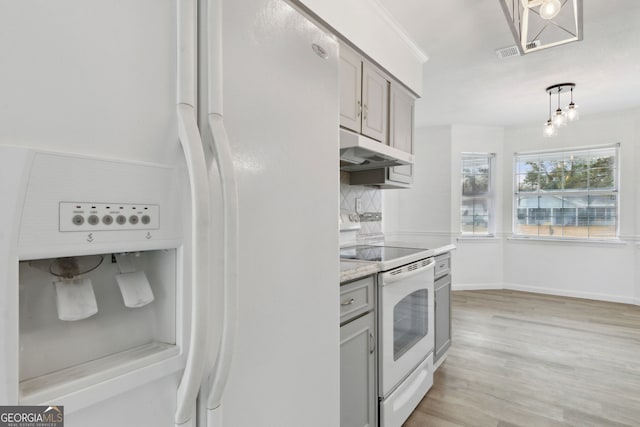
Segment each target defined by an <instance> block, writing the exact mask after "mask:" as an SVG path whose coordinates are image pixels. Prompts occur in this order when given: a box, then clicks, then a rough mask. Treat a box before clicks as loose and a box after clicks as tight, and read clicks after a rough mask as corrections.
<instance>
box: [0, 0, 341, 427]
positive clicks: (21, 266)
mask: <svg viewBox="0 0 640 427" xmlns="http://www.w3.org/2000/svg"><path fill="white" fill-rule="evenodd" d="M0 51H2V52H3V54H2V55H1V56H0V70H2V71H1V74H0V93H2V98H1V99H0V154H1V156H0V162H2V164H3V168H2V169H1V170H2V172H1V173H2V182H1V183H0V191H1V192H2V200H3V202H4V203H5V206H6V208H5V209H3V210H2V211H1V213H0V219H1V220H2V224H3V225H2V227H0V274H1V276H2V279H1V280H2V282H0V286H1V288H0V293H1V295H0V296H1V298H0V316H1V321H2V328H1V329H0V348H1V350H0V387H1V388H0V405H14V404H42V405H49V404H52V405H56V404H57V405H64V410H65V422H66V424H65V425H66V426H84V425H94V426H100V425H105V426H106V425H120V426H146V425H148V426H159V425H167V426H169V425H192V426H193V425H196V424H197V425H199V426H208V427H211V426H225V427H227V426H228V427H232V426H233V427H236V426H238V427H243V426H256V425H261V426H278V427H281V426H285V427H286V426H300V425H305V426H318V427H326V426H337V425H338V424H339V328H338V319H339V314H338V305H337V302H338V300H339V298H338V294H339V287H338V282H339V273H338V272H339V260H338V241H337V240H338V239H337V229H338V224H337V221H338V218H337V212H338V198H339V196H338V191H339V182H338V180H339V173H338V138H339V135H338V128H339V121H338V117H339V110H338V108H339V95H338V89H339V85H338V60H337V43H336V41H335V39H334V38H333V37H332V36H330V35H328V34H327V33H326V32H325V31H323V30H321V29H319V28H318V26H317V25H315V24H314V23H312V22H311V21H310V20H309V19H307V18H306V17H305V16H303V15H302V14H301V13H300V12H298V11H297V10H296V9H295V8H294V7H293V6H292V5H291V4H289V3H287V2H284V1H281V0H250V1H243V2H237V1H228V0H224V1H221V0H213V1H209V2H207V1H201V2H200V3H199V4H197V5H196V3H195V0H188V1H187V0H177V1H165V0H153V1H151V0H134V1H129V2H106V1H91V2H86V1H85V2H78V1H72V0H61V1H56V2H38V1H36V2H3V3H2V5H0ZM196 117H197V119H196ZM112 204H117V205H118V206H117V207H116V208H113V207H112V206H110V205H112ZM120 205H122V206H120ZM142 206H143V207H142ZM144 208H148V209H151V210H152V211H153V212H154V215H155V216H154V215H151V220H150V222H149V223H146V224H143V223H142V222H138V221H139V219H141V218H143V217H144V216H145V211H142V210H141V209H144ZM65 209H67V210H65ZM114 209H115V210H114ZM118 209H120V210H118ZM126 209H133V215H129V214H126V215H120V213H124V210H126ZM121 211H122V212H121ZM75 212H80V213H75ZM111 212H115V213H113V214H112V213H111ZM78 215H79V216H82V217H83V218H82V219H83V221H84V222H83V223H82V224H80V225H77V222H78V223H79V222H80V220H78V219H77V218H76V216H78ZM92 216H96V217H97V218H98V221H97V222H96V223H95V224H94V223H93V222H91V221H92V219H90V217H92ZM105 216H112V217H113V219H114V221H115V222H113V223H109V225H107V223H106V222H104V221H106V219H104V217H105ZM119 216H124V217H125V219H126V221H125V222H123V223H122V224H120V223H118V222H117V218H118V217H119ZM131 216H135V217H137V218H139V219H136V220H135V221H136V222H135V223H133V222H132V221H133V220H130V217H131ZM156 218H159V219H158V220H157V221H158V222H157V223H156V222H154V221H155V220H156ZM76 220H77V222H76ZM69 224H73V226H74V227H79V228H73V227H71V226H70V225H69ZM111 224H115V225H114V227H116V226H120V227H121V228H115V229H114V228H108V227H111ZM91 226H95V227H98V228H95V229H92V228H91ZM65 227H71V230H67V229H65ZM96 256H98V257H99V258H101V261H100V264H99V265H98V266H93V265H91V261H92V260H94V259H98V258H96ZM68 257H73V258H76V259H77V260H78V262H77V264H78V265H79V266H83V265H85V264H86V265H87V266H88V267H87V268H86V269H85V270H86V272H85V271H82V272H76V273H78V274H77V275H74V276H73V278H71V276H69V277H66V276H65V274H64V273H61V274H58V276H56V277H52V274H53V273H56V272H57V271H58V270H57V269H58V268H59V266H60V265H61V263H60V262H59V260H60V259H62V258H68ZM92 257H93V258H92ZM93 267H95V269H94V270H91V271H88V269H90V268H93ZM79 268H80V269H81V267H79ZM129 275H131V277H134V278H136V279H135V280H129V279H128V278H129V277H130V276H129ZM140 275H142V277H144V278H145V279H143V280H140V279H139V278H140ZM27 279H29V280H27ZM125 279H126V280H125ZM147 282H148V283H147ZM33 283H35V285H34V284H33ZM72 285H73V286H72ZM76 285H78V286H76ZM74 286H75V287H74ZM89 288H91V289H92V291H93V292H92V293H91V292H88V289H89ZM69 289H71V290H72V291H73V292H80V293H79V295H82V296H83V297H82V298H85V299H83V300H82V301H83V302H87V301H89V304H85V305H83V308H84V311H83V312H82V313H81V315H79V316H77V317H76V318H74V320H71V321H70V320H69V316H68V313H69V310H70V308H69V300H68V299H65V298H69V297H68V294H67V293H65V292H67V290H69ZM78 289H81V291H78ZM149 289H150V290H151V291H152V293H153V297H154V299H151V300H150V301H149V299H147V300H146V301H144V302H145V305H144V306H142V305H139V306H136V305H135V304H131V295H132V292H133V293H135V292H134V291H136V292H137V293H135V294H136V295H139V294H145V292H147V291H149ZM65 295H66V296H65ZM87 295H88V296H87ZM145 295H146V294H145ZM127 296H129V297H127ZM71 300H73V301H77V299H73V298H71ZM87 306H89V307H90V309H88V310H87V309H86V307H87ZM74 308H77V307H74V306H73V304H71V311H72V312H73V309H74ZM91 308H95V312H94V311H92V309H91ZM74 313H77V312H74ZM65 316H67V317H66V319H65ZM83 316H85V317H83ZM34 319H35V320H34ZM63 319H64V320H63ZM52 325H53V326H52ZM49 328H53V329H51V330H50V329H49ZM50 332H53V333H50ZM51 336H60V337H63V338H65V337H66V340H65V339H59V340H54V339H53V338H48V339H49V341H44V342H42V341H40V339H44V338H42V337H51ZM41 342H42V347H39V346H40V343H41ZM25 344H27V346H26V347H25ZM49 345H53V346H52V347H49ZM111 346H112V347H111ZM48 349H53V350H51V352H52V353H51V354H52V355H53V356H52V357H51V358H48V357H47V356H48V352H49V350H48ZM27 350H29V351H27ZM39 352H42V353H39ZM37 354H40V356H39V357H36V356H34V355H37ZM49 359H51V361H50V360H49ZM34 384H35V385H34ZM52 384H53V385H52ZM38 387H39V388H38ZM34 390H35V391H34ZM198 393H199V394H198ZM196 395H197V396H196ZM196 398H197V401H196ZM196 408H197V409H196Z"/></svg>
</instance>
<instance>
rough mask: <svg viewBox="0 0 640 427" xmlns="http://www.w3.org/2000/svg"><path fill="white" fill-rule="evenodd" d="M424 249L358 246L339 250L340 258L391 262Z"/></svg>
mask: <svg viewBox="0 0 640 427" xmlns="http://www.w3.org/2000/svg"><path fill="white" fill-rule="evenodd" d="M424 251H425V250H424V249H415V248H398V247H395V246H370V245H358V246H349V247H346V248H341V249H340V258H342V259H356V260H360V261H382V262H384V261H391V260H394V259H398V258H404V257H406V256H410V255H414V254H417V253H419V252H424Z"/></svg>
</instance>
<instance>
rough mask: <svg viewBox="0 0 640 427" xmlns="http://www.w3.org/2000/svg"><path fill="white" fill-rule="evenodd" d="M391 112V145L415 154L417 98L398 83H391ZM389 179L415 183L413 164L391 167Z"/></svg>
mask: <svg viewBox="0 0 640 427" xmlns="http://www.w3.org/2000/svg"><path fill="white" fill-rule="evenodd" d="M390 93H391V95H390V102H389V103H390V107H391V108H390V114H389V145H391V146H392V147H395V148H398V149H399V150H402V151H404V152H407V153H411V154H413V129H414V105H415V98H414V97H413V96H412V95H411V94H410V93H409V92H408V91H406V90H405V89H404V88H402V87H401V86H400V85H398V84H396V83H393V82H392V83H391V91H390ZM388 179H389V180H390V181H394V182H400V183H405V184H411V183H413V166H412V165H406V166H395V167H392V168H389V171H388Z"/></svg>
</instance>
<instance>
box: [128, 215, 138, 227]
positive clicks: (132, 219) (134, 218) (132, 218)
mask: <svg viewBox="0 0 640 427" xmlns="http://www.w3.org/2000/svg"><path fill="white" fill-rule="evenodd" d="M138 221H140V219H139V218H138V215H131V216H130V217H129V222H130V223H131V224H134V225H135V224H137V223H138Z"/></svg>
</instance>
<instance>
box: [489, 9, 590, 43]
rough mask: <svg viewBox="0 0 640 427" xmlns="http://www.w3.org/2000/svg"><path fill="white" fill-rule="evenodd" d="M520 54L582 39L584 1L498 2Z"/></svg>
mask: <svg viewBox="0 0 640 427" xmlns="http://www.w3.org/2000/svg"><path fill="white" fill-rule="evenodd" d="M498 1H499V2H500V5H501V6H502V11H503V12H504V16H505V18H506V19H507V23H508V25H509V28H510V29H511V33H512V34H513V38H514V39H515V41H516V47H517V49H518V51H519V52H520V55H526V54H527V53H530V52H535V51H538V50H541V49H547V48H550V47H555V46H559V45H562V44H565V43H571V42H576V41H580V40H582V3H583V0H498Z"/></svg>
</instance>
